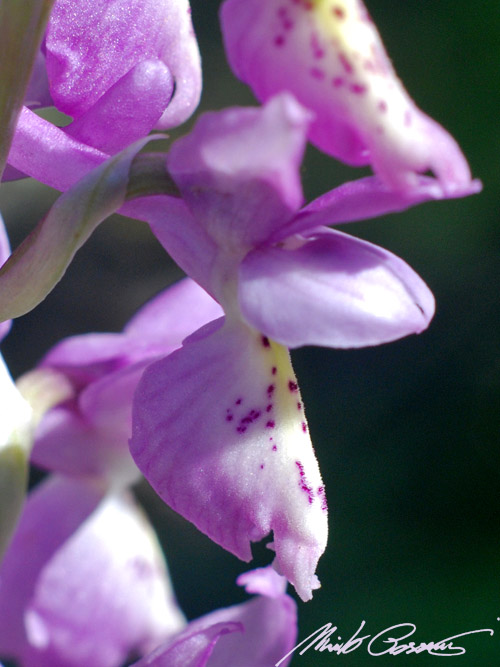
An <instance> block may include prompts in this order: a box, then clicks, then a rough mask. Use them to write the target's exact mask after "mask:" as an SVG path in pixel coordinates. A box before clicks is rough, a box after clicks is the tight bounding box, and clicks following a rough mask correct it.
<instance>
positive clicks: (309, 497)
mask: <svg viewBox="0 0 500 667" xmlns="http://www.w3.org/2000/svg"><path fill="white" fill-rule="evenodd" d="M130 447H131V452H132V456H133V457H134V459H135V461H136V463H137V465H138V466H139V468H140V469H141V470H142V472H143V474H144V475H145V476H146V478H147V479H148V480H149V482H150V483H151V484H152V486H153V487H154V488H155V490H156V491H157V493H158V494H159V495H160V497H161V498H163V500H164V501H165V502H167V503H168V504H169V505H170V506H171V507H172V508H173V509H175V510H176V511H177V512H179V513H180V514H182V515H183V516H184V517H186V518H187V519H189V520H190V521H192V522H193V523H194V524H195V525H196V526H197V527H198V528H199V529H200V530H202V531H203V532H205V533H206V534H207V535H209V537H211V538H212V539H213V540H214V541H215V542H217V543H218V544H220V545H221V546H223V547H224V548H225V549H227V550H228V551H231V552H232V553H234V554H235V555H237V556H238V557H239V558H241V559H243V560H247V561H248V560H250V559H251V550H250V542H254V541H258V540H261V539H262V538H263V537H265V536H266V535H267V534H268V533H269V532H270V531H271V530H272V531H273V533H274V548H275V551H276V558H275V563H274V565H275V568H276V569H277V570H278V571H279V572H280V573H282V574H283V575H284V576H286V578H287V579H288V580H289V581H290V582H291V583H292V584H293V585H294V586H295V588H296V589H297V592H298V594H299V595H300V596H301V597H302V598H303V599H304V600H307V599H309V598H310V597H311V595H312V590H313V589H314V588H317V587H318V585H319V582H318V581H317V578H316V575H315V574H314V572H315V569H316V565H317V562H318V559H319V557H320V556H321V554H322V553H323V551H324V548H325V545H326V539H327V531H328V526H327V516H326V503H325V494H324V487H323V483H322V481H321V476H320V473H319V469H318V464H317V461H316V458H315V456H314V452H313V449H312V445H311V441H310V438H309V434H308V429H307V423H306V419H305V416H304V410H303V406H302V401H301V398H300V394H299V391H298V386H297V381H296V379H295V376H294V374H293V370H292V367H291V364H290V359H289V355H288V352H287V351H286V350H285V349H284V348H282V347H281V346H279V345H275V344H274V343H272V342H271V341H269V340H268V339H267V338H264V337H262V336H261V335H260V334H258V333H257V332H256V331H254V330H252V329H250V328H248V327H247V326H246V325H245V324H243V323H242V322H240V321H237V320H236V321H227V322H225V323H224V324H222V323H221V321H219V322H215V323H212V324H211V325H209V326H208V327H207V328H206V329H205V330H200V331H199V332H197V334H195V335H194V336H193V337H191V338H189V339H187V341H185V343H184V346H183V347H182V348H181V349H180V350H178V351H176V352H174V353H173V354H172V355H170V356H169V357H167V358H166V359H163V360H161V361H159V362H156V363H155V364H152V365H151V366H149V367H148V369H147V370H146V372H145V373H144V375H143V376H142V379H141V381H140V383H139V386H138V388H137V392H136V397H135V401H134V408H133V418H132V439H131V444H130Z"/></svg>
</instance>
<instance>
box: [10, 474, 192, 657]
mask: <svg viewBox="0 0 500 667" xmlns="http://www.w3.org/2000/svg"><path fill="white" fill-rule="evenodd" d="M101 498H102V496H101V494H99V493H98V491H96V490H95V489H92V487H90V486H89V485H86V484H84V483H81V482H80V483H79V482H74V481H71V482H69V481H66V480H64V479H60V478H52V479H50V480H49V481H48V482H46V483H44V484H43V486H41V487H39V488H38V489H37V490H36V491H35V492H34V493H33V494H32V495H31V496H30V499H29V501H28V504H27V506H26V509H25V512H24V514H23V517H22V519H21V523H20V525H19V528H18V531H17V533H16V535H15V537H14V541H13V543H12V545H11V548H10V550H9V552H8V553H7V555H6V558H5V560H4V562H3V564H2V568H1V571H0V572H1V576H0V593H1V595H0V619H1V620H2V623H0V626H1V628H0V650H1V652H2V653H7V654H12V655H13V656H16V657H18V658H19V659H20V661H21V662H22V664H23V665H25V666H26V667H53V666H54V665H63V664H64V665H66V664H71V665H75V666H77V665H81V666H82V667H84V666H85V667H86V666H87V665H92V666H93V667H115V666H116V665H117V664H121V663H122V662H123V661H124V660H125V659H126V657H127V656H128V654H129V653H130V652H131V651H134V650H139V651H140V652H144V651H149V650H151V649H152V648H153V647H154V646H156V645H157V644H158V643H159V642H161V641H164V640H165V639H166V638H167V637H168V636H169V635H170V634H172V633H173V632H175V631H178V630H179V629H180V627H182V624H183V618H182V615H181V614H180V612H179V610H178V608H177V606H176V604H175V601H174V598H173V593H172V590H171V588H170V584H169V580H168V573H167V570H166V567H165V563H164V561H163V558H162V556H161V551H160V548H159V545H158V543H157V541H156V538H155V536H154V535H153V533H152V530H151V528H150V526H149V524H147V522H146V521H145V519H144V516H143V515H142V513H141V512H139V510H138V509H137V507H136V506H135V504H134V502H133V501H132V500H131V498H130V497H129V496H127V495H115V494H111V495H108V496H106V497H104V498H103V499H102V500H101ZM33 544H36V549H33V548H32V545H33Z"/></svg>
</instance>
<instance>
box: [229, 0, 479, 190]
mask: <svg viewBox="0 0 500 667" xmlns="http://www.w3.org/2000/svg"><path fill="white" fill-rule="evenodd" d="M221 22H222V30H223V35H224V40H225V45H226V51H227V54H228V58H229V61H230V64H231V66H232V67H233V69H234V71H235V72H236V74H237V75H238V76H239V77H240V78H241V79H242V80H243V81H245V82H246V83H248V84H249V85H250V86H251V87H252V89H253V90H254V92H255V94H256V95H257V97H258V98H259V99H260V100H261V101H265V100H267V99H269V97H271V96H273V95H275V94H276V93H277V92H279V91H283V90H288V91H290V92H292V93H293V94H294V95H295V96H296V97H297V99H298V100H299V102H301V103H302V104H304V106H306V107H307V108H309V109H312V110H313V111H314V112H315V114H316V117H315V120H314V122H313V123H312V125H311V128H310V134H309V137H310V139H311V141H313V143H315V144H317V145H318V146H319V147H320V148H321V149H322V150H324V151H325V152H327V153H329V154H331V155H334V156H335V157H338V158H340V159H342V160H344V161H345V162H348V163H349V164H353V165H363V164H369V163H371V164H372V165H373V166H374V169H375V170H376V171H377V173H378V174H379V175H380V176H381V177H382V178H383V179H384V181H385V182H386V183H387V184H388V185H389V186H390V187H392V188H395V189H400V190H408V189H411V188H412V187H414V186H415V184H416V183H417V174H418V173H422V172H425V171H426V170H429V169H430V170H433V171H434V173H435V175H436V177H437V179H438V181H439V182H440V184H441V187H442V189H443V191H445V192H448V193H452V192H453V191H455V190H456V189H458V190H461V189H463V187H464V186H466V185H467V183H468V182H469V181H470V171H469V167H468V165H467V162H466V160H465V158H464V157H463V155H462V153H461V151H460V148H459V147H458V145H457V144H456V142H455V141H454V140H453V138H452V137H451V136H450V135H449V134H448V133H447V132H446V131H445V130H444V129H443V128H442V127H441V126H439V125H438V124H437V123H435V122H434V121H432V120H431V119H430V118H428V117H427V116H425V115H424V114H423V113H422V112H421V111H420V110H419V109H418V108H417V107H416V106H415V104H414V103H413V102H412V100H411V99H410V97H409V96H408V94H407V92H406V91H405V89H404V88H403V86H402V84H401V82H400V81H399V79H398V78H397V76H396V74H395V72H394V70H393V68H392V66H391V63H390V61H389V59H388V57H387V55H386V53H385V50H384V46H383V44H382V41H381V39H380V36H379V34H378V32H377V29H376V27H375V25H374V24H373V22H372V21H371V19H370V17H369V16H368V12H367V11H366V9H365V7H364V5H363V3H362V2H361V1H360V0H335V1H334V0H296V1H295V0H294V1H293V2H282V1H281V0H226V2H225V3H224V4H223V6H222V11H221Z"/></svg>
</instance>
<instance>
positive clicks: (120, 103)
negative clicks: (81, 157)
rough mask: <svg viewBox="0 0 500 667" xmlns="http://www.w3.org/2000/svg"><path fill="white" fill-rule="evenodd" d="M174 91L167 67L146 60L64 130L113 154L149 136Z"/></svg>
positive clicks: (158, 61)
mask: <svg viewBox="0 0 500 667" xmlns="http://www.w3.org/2000/svg"><path fill="white" fill-rule="evenodd" d="M173 90H174V82H173V79H172V75H171V73H170V71H169V69H168V68H167V67H166V65H164V64H163V63H162V62H161V61H160V60H145V61H143V62H140V63H138V64H137V65H135V66H134V67H132V69H131V70H130V71H129V72H127V73H126V74H124V76H123V77H122V78H121V79H119V80H118V81H117V82H116V83H115V84H114V85H113V86H111V88H109V89H108V90H107V91H106V92H105V93H104V94H103V95H102V97H100V98H99V99H98V100H97V102H96V103H95V104H94V105H93V106H92V107H90V109H88V110H87V111H85V112H84V113H83V114H82V115H81V116H79V117H78V118H77V119H76V120H75V121H73V123H71V124H70V125H67V126H66V127H65V128H64V131H65V132H66V133H67V134H69V135H70V136H72V137H76V138H78V139H79V140H80V141H82V142H83V143H84V144H88V145H89V146H94V147H95V148H98V149H99V150H101V151H103V152H105V153H108V154H109V155H112V154H113V153H117V152H118V151H120V150H122V149H123V148H125V147H126V146H128V145H129V144H131V143H132V142H133V141H137V139H141V138H142V137H144V136H146V135H147V134H149V132H150V131H151V130H152V129H153V127H154V126H155V124H156V123H157V121H158V119H159V118H160V116H161V115H162V113H163V110H164V109H165V108H166V107H167V105H168V103H169V101H170V98H171V97H172V92H173Z"/></svg>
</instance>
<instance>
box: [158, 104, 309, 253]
mask: <svg viewBox="0 0 500 667" xmlns="http://www.w3.org/2000/svg"><path fill="white" fill-rule="evenodd" d="M308 123H309V114H308V113H307V112H305V111H304V109H303V108H302V107H300V106H299V105H298V104H297V103H296V102H295V101H294V100H293V98H291V97H290V96H287V95H282V96H279V97H277V98H276V99H274V100H273V101H271V102H270V103H269V104H267V105H266V106H265V107H263V108H261V109H259V108H234V109H226V110H224V111H221V112H216V113H206V114H204V115H203V116H202V117H201V118H200V119H199V121H198V123H197V124H196V126H195V128H194V129H193V131H192V132H191V133H190V134H189V135H187V136H186V137H183V138H182V139H179V140H178V141H176V142H175V144H174V145H173V146H172V148H171V150H170V153H169V155H168V158H167V165H168V169H169V172H170V173H171V175H172V176H173V178H174V180H175V182H176V183H177V185H178V186H179V188H180V190H181V192H182V194H183V196H184V198H185V201H186V203H187V204H188V206H189V207H190V208H191V210H192V212H193V214H194V216H195V217H196V219H197V221H198V224H201V225H202V226H203V227H204V228H205V229H206V231H207V232H208V234H209V235H210V236H211V237H212V238H213V239H214V241H215V242H216V243H217V245H218V246H219V247H220V248H221V249H224V250H227V251H229V252H231V253H234V252H241V250H243V251H245V249H248V248H249V247H252V246H253V245H255V244H256V243H259V242H262V241H263V240H265V239H266V238H267V237H268V236H269V235H270V234H271V233H272V232H273V231H274V230H275V228H277V227H278V228H279V227H281V226H283V225H285V224H286V223H287V222H288V221H289V219H290V217H291V215H292V214H293V213H294V212H295V210H296V209H297V208H298V207H299V206H300V204H301V203H302V190H301V185H300V177H299V170H298V168H299V165H300V162H301V159H302V155H303V151H304V144H305V131H306V127H307V125H308Z"/></svg>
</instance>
